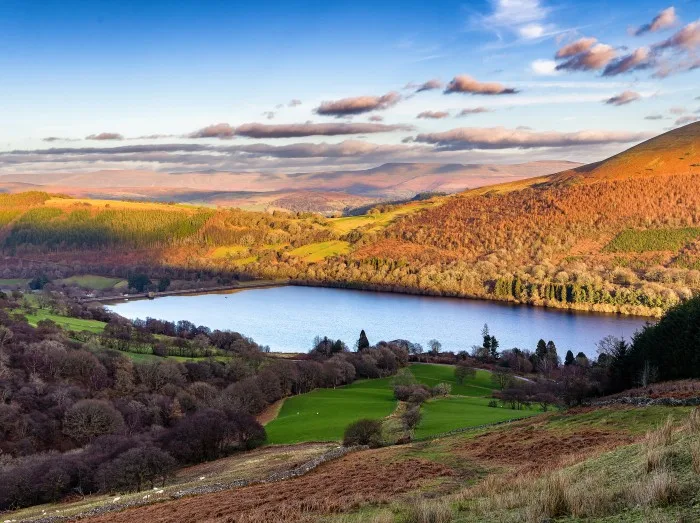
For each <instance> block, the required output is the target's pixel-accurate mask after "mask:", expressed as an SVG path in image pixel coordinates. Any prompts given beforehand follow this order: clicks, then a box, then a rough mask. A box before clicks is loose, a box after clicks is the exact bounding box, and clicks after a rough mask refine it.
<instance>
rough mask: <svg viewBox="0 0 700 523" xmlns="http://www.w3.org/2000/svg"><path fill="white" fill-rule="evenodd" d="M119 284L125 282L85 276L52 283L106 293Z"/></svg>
mask: <svg viewBox="0 0 700 523" xmlns="http://www.w3.org/2000/svg"><path fill="white" fill-rule="evenodd" d="M121 282H125V280H123V279H122V278H107V277H105V276H96V275H94V274H85V275H82V276H71V277H70V278H64V279H62V280H57V281H55V282H54V283H55V284H57V285H62V284H65V285H77V286H78V287H83V288H84V289H93V290H96V291H106V290H109V289H114V287H115V286H116V285H117V284H119V283H121Z"/></svg>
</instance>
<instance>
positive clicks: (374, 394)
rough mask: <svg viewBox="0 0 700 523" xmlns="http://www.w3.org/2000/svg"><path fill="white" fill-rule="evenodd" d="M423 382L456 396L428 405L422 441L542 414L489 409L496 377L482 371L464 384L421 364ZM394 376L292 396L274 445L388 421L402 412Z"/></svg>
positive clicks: (273, 432) (274, 426)
mask: <svg viewBox="0 0 700 523" xmlns="http://www.w3.org/2000/svg"><path fill="white" fill-rule="evenodd" d="M409 368H410V369H411V372H413V374H414V375H415V376H416V379H417V380H418V381H419V382H420V383H424V384H426V385H429V386H434V385H437V384H438V383H450V384H451V385H452V394H453V396H452V397H448V398H436V399H433V400H430V401H429V402H427V403H426V404H424V405H423V407H422V412H423V420H422V421H421V423H420V425H419V426H418V429H417V430H416V436H417V437H425V436H429V435H431V434H439V433H442V432H447V431H450V430H454V429H458V428H465V427H472V426H476V425H482V424H486V423H494V422H498V421H503V420H507V419H514V418H521V417H523V416H529V415H532V414H536V413H537V412H536V411H515V410H510V409H501V408H491V407H488V406H487V405H488V399H486V398H485V396H490V395H491V392H492V390H493V387H492V386H491V382H490V377H489V376H490V373H489V372H488V371H483V370H480V371H478V372H477V375H476V377H475V378H474V379H473V380H469V381H467V382H466V383H465V384H464V385H457V384H456V382H455V381H454V367H452V366H450V365H429V364H415V365H411V366H410V367H409ZM396 405H397V403H396V400H394V394H393V380H392V378H382V379H377V380H362V381H357V382H355V383H353V384H352V385H348V386H346V387H338V388H337V389H317V390H314V391H312V392H309V393H307V394H301V395H299V396H293V397H291V398H287V400H286V401H285V403H284V405H283V406H282V409H281V410H280V412H279V414H278V416H277V418H276V419H274V420H273V421H270V422H269V423H268V424H267V425H266V427H265V428H266V430H267V434H268V441H269V442H270V443H273V444H279V443H298V442H301V441H329V440H334V441H338V440H340V439H342V436H343V431H344V430H345V427H346V426H347V425H348V424H349V423H351V422H352V421H355V420H357V419H360V418H384V417H386V416H388V415H389V414H391V413H392V412H393V411H394V409H395V408H396Z"/></svg>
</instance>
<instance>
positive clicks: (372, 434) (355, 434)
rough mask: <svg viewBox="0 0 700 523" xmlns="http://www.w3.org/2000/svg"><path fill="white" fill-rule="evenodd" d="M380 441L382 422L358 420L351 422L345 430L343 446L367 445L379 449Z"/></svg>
mask: <svg viewBox="0 0 700 523" xmlns="http://www.w3.org/2000/svg"><path fill="white" fill-rule="evenodd" d="M381 441H382V422H381V421H380V420H376V419H360V420H357V421H353V422H352V423H350V425H348V426H347V427H346V428H345V434H344V435H343V445H345V446H346V447H351V446H354V445H369V446H370V447H380V446H381Z"/></svg>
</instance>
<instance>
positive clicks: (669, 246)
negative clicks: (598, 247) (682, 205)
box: [603, 227, 700, 252]
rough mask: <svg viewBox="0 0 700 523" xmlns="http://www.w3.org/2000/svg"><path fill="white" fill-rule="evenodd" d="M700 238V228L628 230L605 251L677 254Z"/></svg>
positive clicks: (608, 245)
mask: <svg viewBox="0 0 700 523" xmlns="http://www.w3.org/2000/svg"><path fill="white" fill-rule="evenodd" d="M698 237H700V227H684V228H681V229H648V230H636V229H626V230H624V231H622V232H621V233H620V234H618V235H617V236H615V238H613V239H612V241H611V242H610V243H608V244H607V245H606V246H605V248H604V249H603V250H604V251H605V252H652V251H673V252H677V251H679V250H680V249H681V248H683V247H685V246H686V245H687V244H688V243H690V242H691V241H693V240H694V239H696V238H698Z"/></svg>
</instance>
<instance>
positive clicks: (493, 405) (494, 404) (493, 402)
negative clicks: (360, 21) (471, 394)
mask: <svg viewBox="0 0 700 523" xmlns="http://www.w3.org/2000/svg"><path fill="white" fill-rule="evenodd" d="M489 407H491V408H494V409H495V408H497V407H498V401H496V400H490V401H489Z"/></svg>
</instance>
